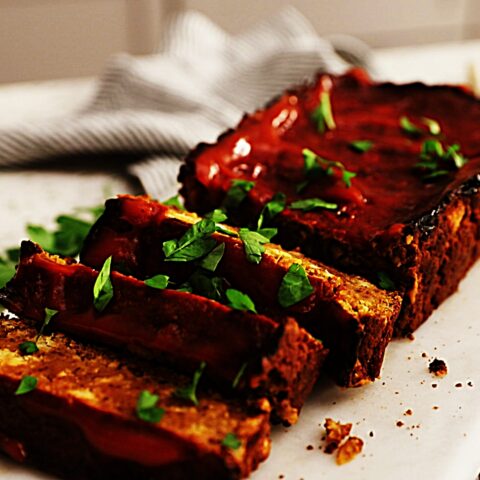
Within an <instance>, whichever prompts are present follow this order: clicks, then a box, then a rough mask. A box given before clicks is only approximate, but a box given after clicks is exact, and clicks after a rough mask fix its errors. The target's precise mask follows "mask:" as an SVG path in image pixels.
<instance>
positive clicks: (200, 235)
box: [163, 218, 216, 262]
mask: <svg viewBox="0 0 480 480" xmlns="http://www.w3.org/2000/svg"><path fill="white" fill-rule="evenodd" d="M215 230H216V224H215V222H214V220H212V219H210V218H204V219H202V220H200V221H199V222H197V223H195V224H194V225H192V226H191V227H190V228H189V229H188V230H187V231H186V232H185V233H184V235H183V236H182V237H181V238H180V239H174V240H167V241H165V242H163V253H164V254H165V260H166V261H170V262H191V261H192V260H198V259H199V258H202V257H204V256H205V255H206V254H207V253H209V252H210V251H211V250H212V249H213V248H214V247H215V245H216V242H215V240H214V239H213V238H210V236H211V235H212V234H213V233H214V232H215Z"/></svg>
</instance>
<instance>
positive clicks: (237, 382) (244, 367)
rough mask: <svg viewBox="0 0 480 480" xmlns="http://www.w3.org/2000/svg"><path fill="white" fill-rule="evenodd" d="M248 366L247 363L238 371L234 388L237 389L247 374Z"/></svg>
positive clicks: (233, 384) (234, 380)
mask: <svg viewBox="0 0 480 480" xmlns="http://www.w3.org/2000/svg"><path fill="white" fill-rule="evenodd" d="M247 366H248V363H247V362H245V363H244V364H243V365H242V366H241V367H240V369H239V370H238V372H237V374H236V375H235V378H234V379H233V382H232V388H237V387H238V384H239V383H240V380H241V379H242V377H243V375H244V373H245V370H246V368H247Z"/></svg>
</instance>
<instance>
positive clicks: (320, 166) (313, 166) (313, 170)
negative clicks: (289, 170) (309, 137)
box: [297, 148, 357, 192]
mask: <svg viewBox="0 0 480 480" xmlns="http://www.w3.org/2000/svg"><path fill="white" fill-rule="evenodd" d="M302 154H303V162H304V172H305V180H304V181H303V182H301V183H300V184H298V185H297V192H301V191H302V190H304V189H305V187H306V186H307V185H308V184H309V183H310V182H312V181H315V180H317V179H318V178H320V177H321V176H323V175H327V176H329V177H333V176H334V175H335V169H337V170H339V171H340V173H341V175H342V181H343V183H344V184H345V186H346V187H347V188H349V187H351V186H352V178H354V177H356V175H357V174H356V173H354V172H351V171H349V170H347V169H346V168H345V165H343V163H341V162H337V161H332V160H327V159H325V158H322V157H320V156H319V155H317V154H316V153H315V152H313V151H312V150H310V149H309V148H304V149H303V150H302Z"/></svg>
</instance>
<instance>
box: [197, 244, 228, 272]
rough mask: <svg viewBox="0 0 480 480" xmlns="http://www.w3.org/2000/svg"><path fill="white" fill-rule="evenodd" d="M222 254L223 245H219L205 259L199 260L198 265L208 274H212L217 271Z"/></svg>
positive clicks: (223, 251) (223, 250)
mask: <svg viewBox="0 0 480 480" xmlns="http://www.w3.org/2000/svg"><path fill="white" fill-rule="evenodd" d="M224 253H225V244H224V243H220V244H218V245H217V246H216V247H215V248H214V249H213V250H212V251H211V252H210V253H209V254H208V255H207V256H206V257H204V258H202V259H201V260H200V263H199V265H200V266H201V267H202V268H204V269H205V270H208V271H209V272H214V271H215V270H216V269H217V267H218V264H219V263H220V260H222V258H223V254H224Z"/></svg>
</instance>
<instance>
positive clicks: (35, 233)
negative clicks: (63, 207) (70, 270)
mask: <svg viewBox="0 0 480 480" xmlns="http://www.w3.org/2000/svg"><path fill="white" fill-rule="evenodd" d="M82 210H83V211H86V212H88V213H89V214H90V216H91V219H89V220H88V221H87V220H84V219H83V218H80V217H77V216H74V215H60V216H58V217H57V218H56V220H55V221H56V223H57V227H56V229H55V230H53V231H49V230H47V229H45V228H44V227H42V226H40V225H27V234H28V236H29V238H30V239H31V240H32V241H34V242H35V243H38V244H39V245H40V246H41V247H42V248H43V249H44V250H46V251H47V252H49V253H52V254H55V255H65V256H71V257H73V256H76V255H78V254H79V253H80V250H81V248H82V246H83V241H84V240H85V237H86V236H87V235H88V232H89V231H90V229H91V227H92V225H93V223H94V222H95V220H96V219H97V218H98V217H99V216H100V215H101V214H102V212H103V210H104V209H103V207H92V208H88V209H82Z"/></svg>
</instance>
